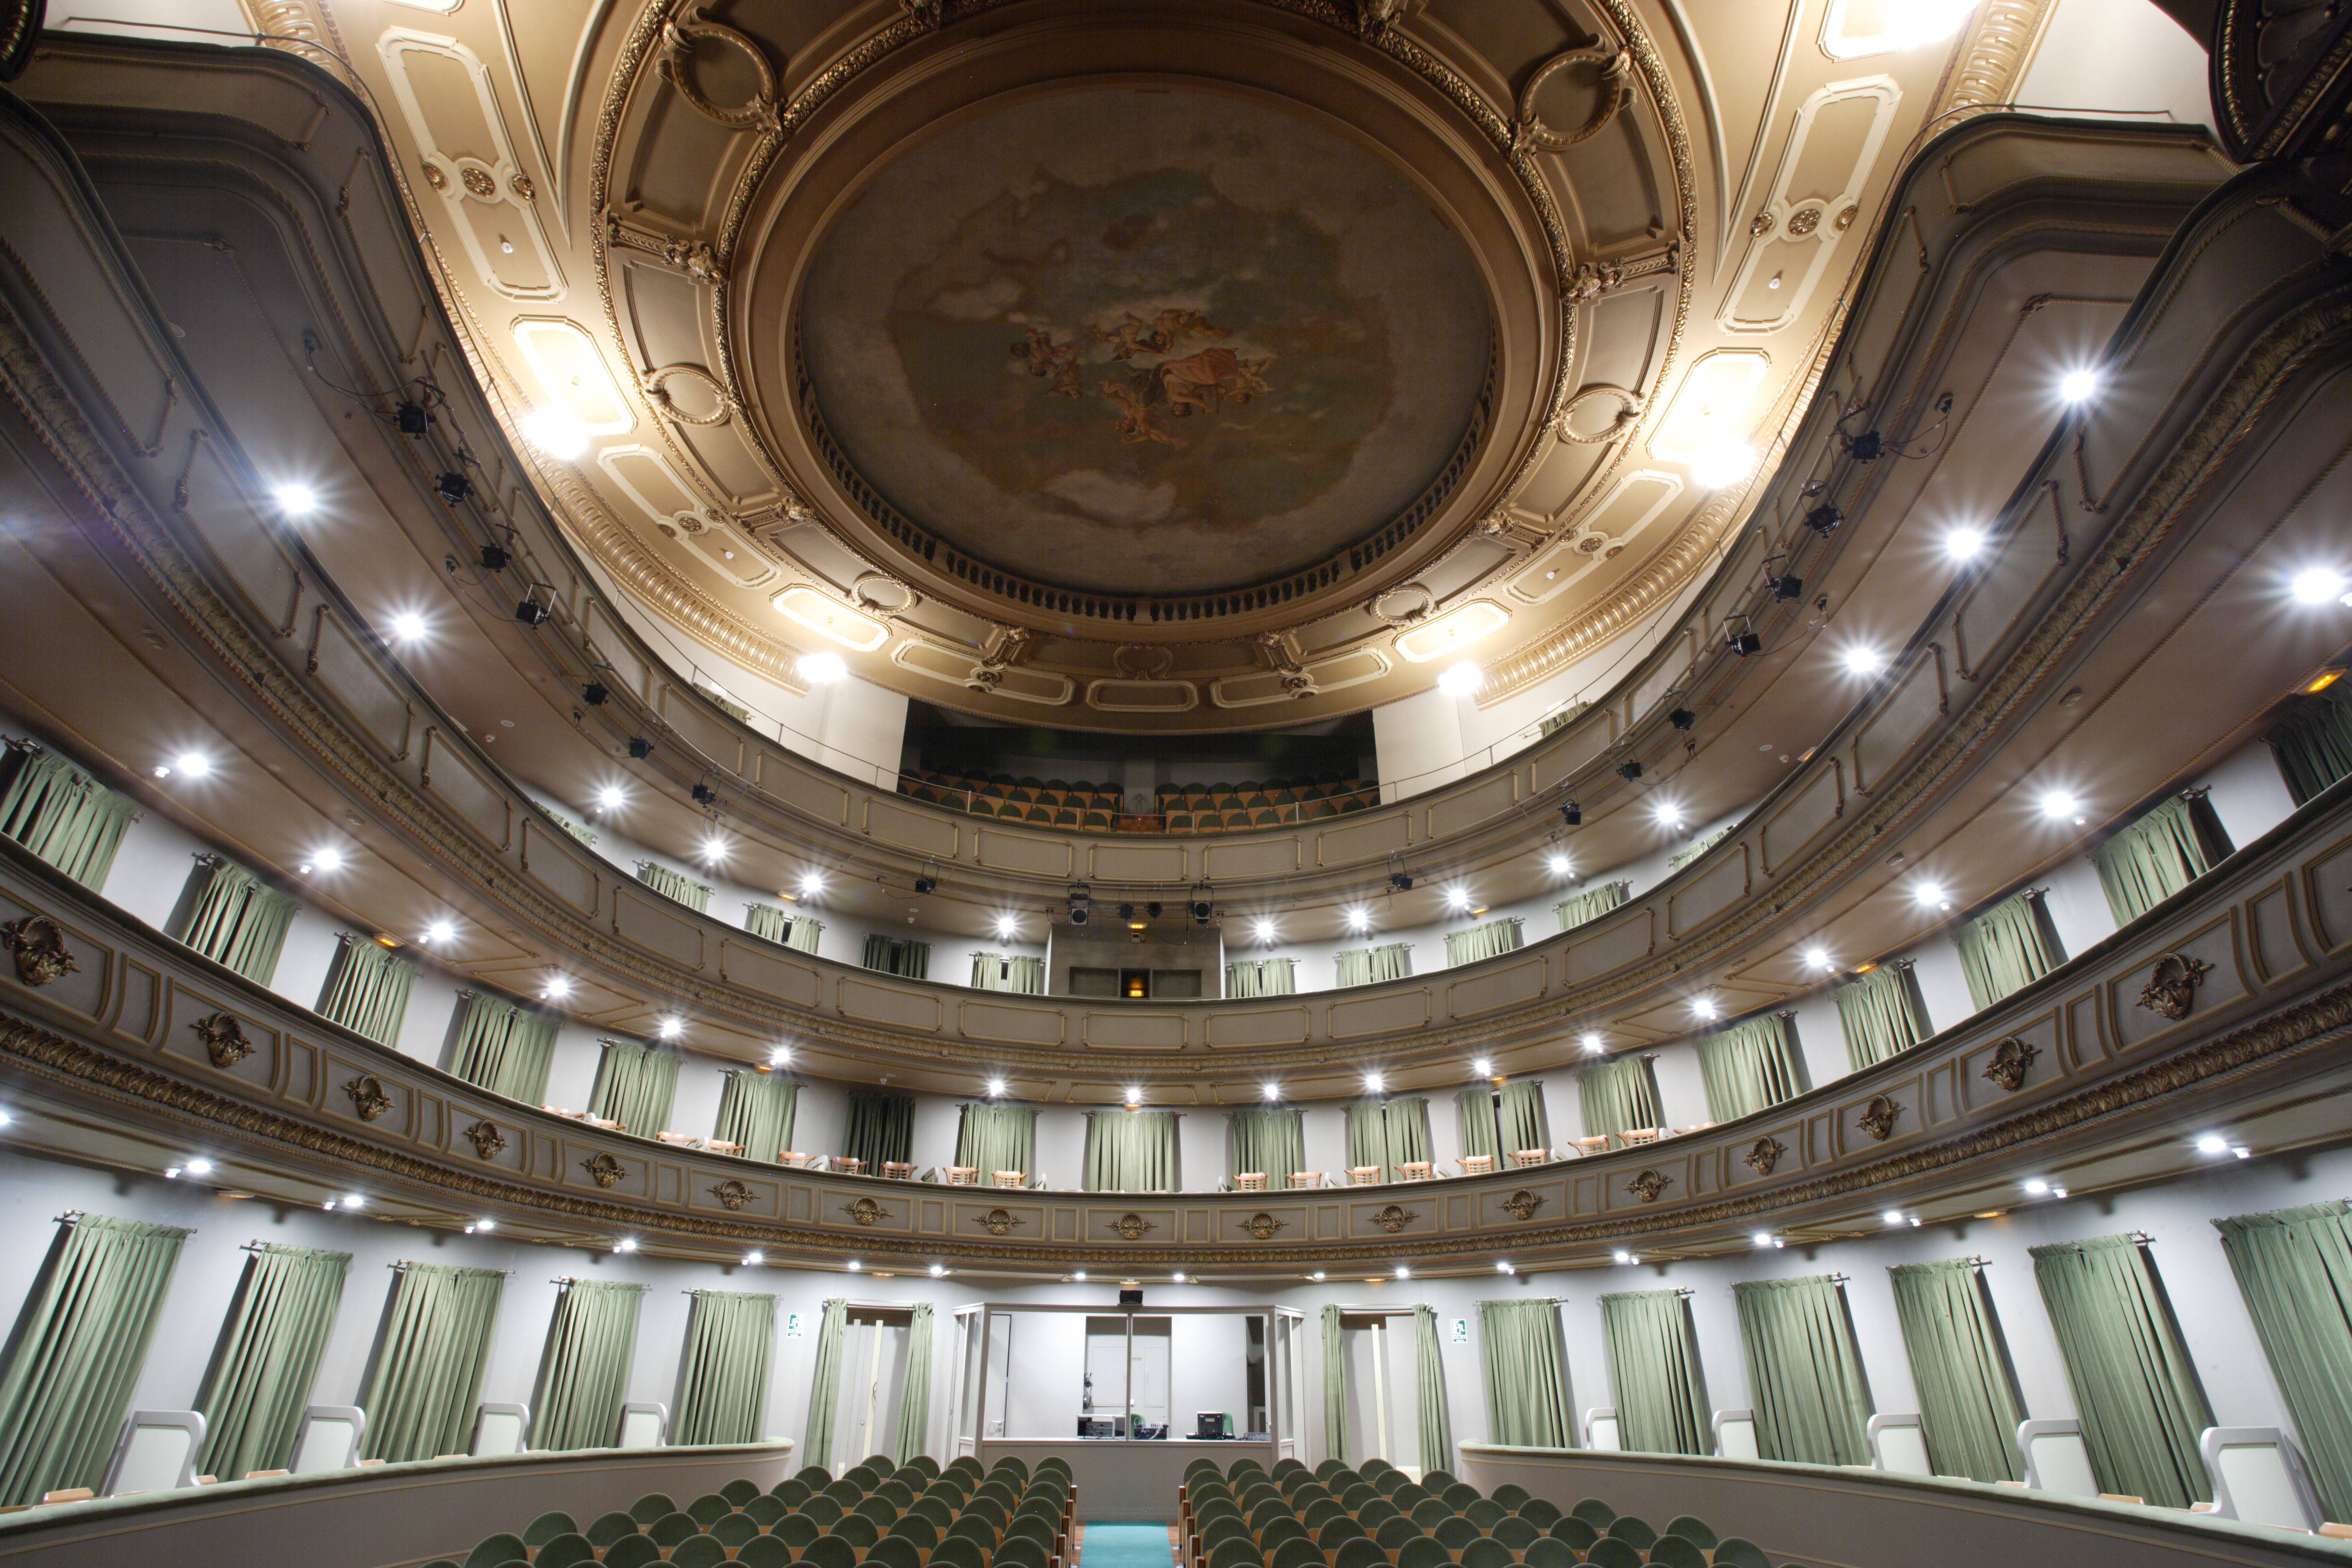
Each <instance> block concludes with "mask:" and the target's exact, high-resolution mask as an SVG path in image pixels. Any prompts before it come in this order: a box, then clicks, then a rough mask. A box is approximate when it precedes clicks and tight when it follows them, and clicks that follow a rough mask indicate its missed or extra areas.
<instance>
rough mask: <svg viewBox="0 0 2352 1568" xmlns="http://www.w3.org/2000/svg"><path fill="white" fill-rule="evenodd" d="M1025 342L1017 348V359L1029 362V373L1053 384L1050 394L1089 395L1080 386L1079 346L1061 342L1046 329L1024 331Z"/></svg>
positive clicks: (1015, 351) (1017, 344)
mask: <svg viewBox="0 0 2352 1568" xmlns="http://www.w3.org/2000/svg"><path fill="white" fill-rule="evenodd" d="M1023 331H1024V336H1023V338H1022V341H1021V342H1017V343H1014V344H1013V358H1014V359H1017V360H1026V361H1027V362H1028V363H1029V374H1031V375H1034V376H1039V377H1042V378H1044V379H1045V380H1048V381H1051V382H1052V383H1053V385H1052V386H1050V387H1048V388H1046V390H1047V391H1049V392H1051V393H1054V394H1055V395H1057V396H1061V397H1068V398H1073V399H1075V398H1077V397H1081V396H1083V395H1085V394H1084V391H1083V390H1082V388H1081V387H1080V386H1079V384H1078V354H1079V353H1080V352H1081V351H1080V350H1079V347H1078V345H1077V344H1076V343H1057V342H1055V341H1054V334H1053V333H1051V332H1049V331H1045V329H1044V328H1042V327H1028V328H1024V330H1023Z"/></svg>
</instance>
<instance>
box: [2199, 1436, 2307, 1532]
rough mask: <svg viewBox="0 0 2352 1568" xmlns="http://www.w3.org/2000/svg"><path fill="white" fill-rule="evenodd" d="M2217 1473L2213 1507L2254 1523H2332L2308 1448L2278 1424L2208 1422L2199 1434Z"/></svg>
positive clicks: (2209, 1469)
mask: <svg viewBox="0 0 2352 1568" xmlns="http://www.w3.org/2000/svg"><path fill="white" fill-rule="evenodd" d="M2197 1448H2198V1452H2200V1454H2202V1455H2203V1456H2204V1457H2205V1472H2206V1474H2208V1475H2210V1476H2211V1477H2212V1478H2213V1512H2214V1513H2215V1514H2216V1515H2217V1516H2219V1517H2220V1518H2222V1519H2242V1520H2244V1521H2246V1522H2247V1523H2249V1524H2273V1525H2283V1526H2284V1527H2285V1528H2287V1529H2289V1530H2317V1529H2318V1528H2319V1527H2320V1526H2321V1525H2323V1524H2325V1523H2326V1522H2327V1514H2326V1510H2324V1509H2323V1508H2322V1507H2321V1506H2320V1502H2319V1496H2318V1493H2317V1492H2316V1491H2315V1489H2313V1487H2312V1484H2311V1475H2310V1472H2309V1471H2308V1470H2306V1469H2305V1468H2304V1463H2303V1452H2302V1450H2301V1449H2299V1448H2297V1447H2295V1446H2294V1438H2292V1437H2290V1436H2287V1435H2286V1434H2285V1433H2284V1432H2282V1431H2280V1430H2279V1429H2278V1428H2277V1427H2275V1426H2208V1427H2206V1428H2205V1431H2204V1435H2203V1436H2200V1438H2199V1439H2198V1442H2197Z"/></svg>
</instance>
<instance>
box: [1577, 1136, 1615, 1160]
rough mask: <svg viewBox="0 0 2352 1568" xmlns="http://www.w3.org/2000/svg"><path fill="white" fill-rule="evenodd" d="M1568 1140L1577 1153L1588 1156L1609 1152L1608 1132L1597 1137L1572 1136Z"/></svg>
mask: <svg viewBox="0 0 2352 1568" xmlns="http://www.w3.org/2000/svg"><path fill="white" fill-rule="evenodd" d="M1569 1142H1570V1144H1571V1145H1572V1146H1573V1147H1574V1148H1575V1150H1576V1152H1578V1153H1579V1154H1581V1155H1585V1156H1588V1157H1589V1156H1591V1155H1594V1154H1606V1153H1607V1152H1609V1134H1607V1133H1606V1132H1603V1133H1601V1135H1600V1136H1599V1137H1597V1138H1572V1139H1570V1140H1569Z"/></svg>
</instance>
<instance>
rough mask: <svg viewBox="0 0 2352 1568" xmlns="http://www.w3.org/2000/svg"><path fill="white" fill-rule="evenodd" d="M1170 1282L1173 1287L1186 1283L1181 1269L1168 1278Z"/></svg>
mask: <svg viewBox="0 0 2352 1568" xmlns="http://www.w3.org/2000/svg"><path fill="white" fill-rule="evenodd" d="M1168 1282H1169V1283H1170V1284H1171V1285H1181V1284H1182V1283H1184V1271H1183V1270H1182V1269H1181V1268H1179V1269H1178V1270H1177V1271H1176V1272H1175V1273H1173V1274H1171V1275H1170V1276H1169V1277H1168Z"/></svg>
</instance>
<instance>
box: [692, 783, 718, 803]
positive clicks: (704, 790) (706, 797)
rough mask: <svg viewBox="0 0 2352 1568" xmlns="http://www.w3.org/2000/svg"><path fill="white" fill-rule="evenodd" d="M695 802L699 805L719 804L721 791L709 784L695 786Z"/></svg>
mask: <svg viewBox="0 0 2352 1568" xmlns="http://www.w3.org/2000/svg"><path fill="white" fill-rule="evenodd" d="M694 804H695V805H718V804H719V792H718V791H717V790H715V789H712V788H711V787H710V786H709V784H697V785H695V786H694Z"/></svg>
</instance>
